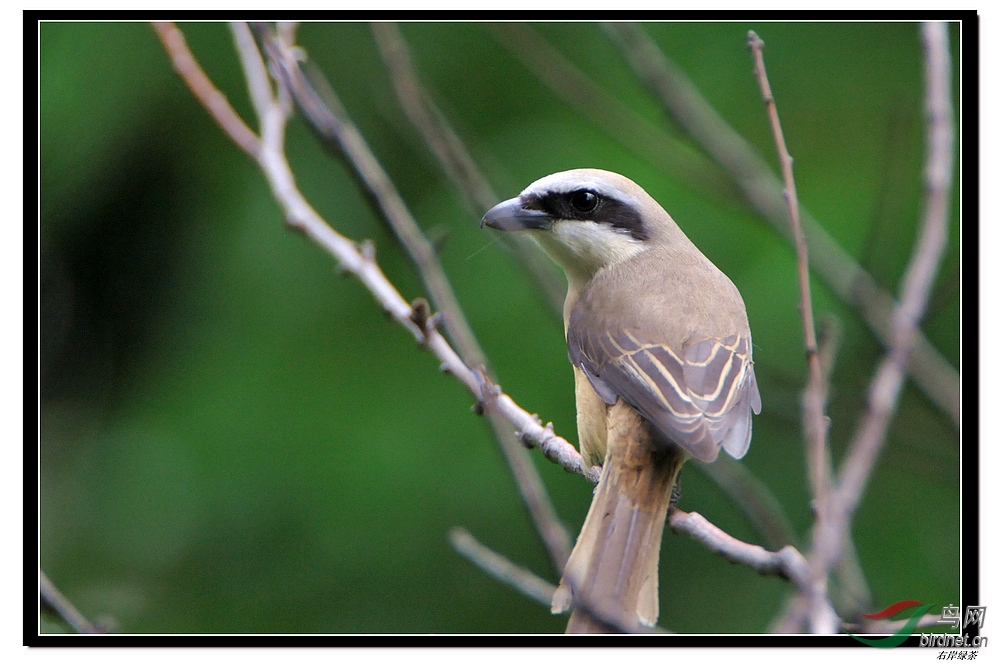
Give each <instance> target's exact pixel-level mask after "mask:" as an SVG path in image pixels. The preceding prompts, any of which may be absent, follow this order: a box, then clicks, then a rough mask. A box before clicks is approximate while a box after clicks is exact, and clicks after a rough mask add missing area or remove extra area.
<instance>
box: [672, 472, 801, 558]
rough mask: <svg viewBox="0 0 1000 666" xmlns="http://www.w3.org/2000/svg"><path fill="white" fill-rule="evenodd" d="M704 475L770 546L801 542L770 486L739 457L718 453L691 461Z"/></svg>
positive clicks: (778, 546)
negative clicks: (708, 459)
mask: <svg viewBox="0 0 1000 666" xmlns="http://www.w3.org/2000/svg"><path fill="white" fill-rule="evenodd" d="M691 463H692V464H694V465H695V467H697V468H698V469H699V470H701V472H702V473H703V474H705V476H707V477H708V478H710V479H711V480H712V481H713V482H715V484H716V485H717V486H719V488H721V489H722V490H723V492H725V493H726V495H728V496H729V498H730V499H731V500H732V501H733V503H734V504H735V505H736V506H737V508H739V509H740V510H741V511H742V512H743V513H744V514H746V516H747V518H749V519H750V521H751V522H752V523H753V525H754V527H755V528H756V530H757V533H758V534H759V535H760V536H761V538H762V539H763V541H764V543H765V544H767V546H768V547H770V548H781V547H782V546H785V545H788V544H796V543H798V537H797V536H796V534H795V528H794V527H792V521H791V520H790V519H789V518H788V515H787V514H786V513H785V509H784V507H782V506H781V502H779V501H778V498H776V497H775V496H774V493H772V492H771V489H770V488H768V487H767V485H766V484H764V482H763V481H761V480H760V479H759V478H757V476H756V475H754V473H753V472H751V471H750V469H749V468H748V467H747V466H746V465H745V464H743V463H742V462H741V461H739V460H734V459H733V458H730V457H729V456H719V457H718V458H717V459H716V460H715V461H714V462H711V463H703V462H701V461H700V460H692V461H691Z"/></svg>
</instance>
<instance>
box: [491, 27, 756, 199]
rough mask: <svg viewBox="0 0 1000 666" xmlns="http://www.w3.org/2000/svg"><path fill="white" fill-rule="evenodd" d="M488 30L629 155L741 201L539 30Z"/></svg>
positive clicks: (721, 178)
mask: <svg viewBox="0 0 1000 666" xmlns="http://www.w3.org/2000/svg"><path fill="white" fill-rule="evenodd" d="M489 27H490V29H491V32H492V33H493V35H494V36H495V37H496V38H497V39H498V40H499V41H500V43H501V44H503V45H504V46H505V47H506V48H507V50H508V51H510V52H511V53H512V54H513V55H514V56H515V57H516V58H517V59H518V60H520V61H521V63H522V64H523V65H524V66H525V67H527V68H528V69H529V70H530V71H531V72H532V73H533V74H534V75H535V76H536V77H537V78H538V79H539V80H540V81H541V82H543V83H544V84H545V85H547V86H548V87H549V89H550V90H551V91H552V92H553V93H555V94H556V96H557V97H559V98H560V99H561V100H563V101H564V102H565V103H566V104H568V105H569V106H570V107H572V108H573V109H574V110H575V111H576V112H577V113H579V114H580V115H582V116H583V117H584V118H586V119H587V120H589V121H590V122H591V123H592V124H594V125H596V126H597V127H600V128H601V129H602V130H603V131H605V132H606V133H607V134H608V135H610V136H611V137H613V138H614V139H615V140H616V141H618V142H619V143H620V144H621V145H622V146H624V147H625V148H627V149H628V150H629V151H630V152H632V153H633V154H636V155H641V156H642V157H643V158H644V159H646V160H647V161H649V162H650V163H651V164H653V165H655V166H656V167H657V168H659V169H662V170H663V171H664V172H665V173H667V174H669V175H670V177H671V178H674V179H676V180H679V181H680V182H683V183H684V184H685V185H687V186H688V187H690V188H691V189H693V190H695V191H697V192H701V193H702V194H704V195H705V196H708V197H711V198H712V199H716V200H717V199H719V198H720V197H728V198H729V199H730V200H732V201H734V202H735V201H736V200H737V196H738V193H737V192H736V191H735V190H734V188H733V186H732V183H731V182H730V181H729V179H728V178H726V175H725V174H724V173H723V172H722V171H721V170H720V169H719V168H718V167H717V166H716V165H715V164H713V163H712V161H711V160H708V159H706V158H705V157H704V156H703V155H702V154H701V153H699V152H698V151H697V150H694V149H692V148H691V146H689V145H687V144H686V143H685V142H684V141H679V140H677V139H675V138H673V137H672V136H670V135H669V134H666V133H665V132H663V131H662V130H661V129H660V128H659V127H657V126H656V125H655V124H654V123H652V122H650V121H649V120H648V119H647V118H645V117H644V116H641V115H639V114H638V113H635V112H634V111H633V110H632V109H630V108H629V107H628V106H626V105H625V104H622V103H621V102H620V101H619V100H617V99H616V98H614V97H612V96H611V95H609V94H608V93H606V92H604V90H603V89H602V88H601V87H600V86H598V85H597V84H596V83H595V82H594V81H593V80H592V79H591V78H590V77H588V76H587V75H586V74H584V73H583V72H582V71H581V70H580V69H579V68H577V67H576V66H575V65H573V63H571V62H570V61H569V60H568V59H567V58H566V57H565V56H564V55H563V54H562V53H560V52H559V50H558V49H556V48H555V47H554V46H552V45H551V44H549V42H548V41H547V40H546V39H545V38H544V37H542V35H541V34H539V33H538V32H537V31H536V30H534V29H533V28H531V27H529V26H527V25H525V24H522V23H496V24H492V25H490V26H489Z"/></svg>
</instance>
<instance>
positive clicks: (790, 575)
mask: <svg viewBox="0 0 1000 666" xmlns="http://www.w3.org/2000/svg"><path fill="white" fill-rule="evenodd" d="M667 522H668V523H669V524H670V529H672V530H673V531H674V532H677V533H680V534H687V535H688V536H690V537H692V538H693V539H695V540H697V541H700V542H701V543H702V544H704V545H705V546H706V547H707V548H708V549H709V550H711V551H712V552H713V553H716V554H718V555H721V556H723V557H725V558H726V559H727V560H729V561H730V562H735V563H737V564H743V565H745V566H748V567H750V568H751V569H753V570H755V571H756V572H757V573H759V574H761V575H762V576H781V577H782V578H785V579H787V580H789V581H791V582H792V583H794V584H795V585H796V586H797V587H798V588H799V589H805V588H807V587H808V586H809V564H808V562H806V558H804V557H803V556H802V554H801V553H800V552H799V551H798V550H797V549H796V548H795V547H794V546H792V545H787V546H785V547H784V548H782V549H781V550H779V551H778V552H776V553H772V552H769V551H767V550H765V549H764V548H762V547H760V546H757V545H754V544H749V543H746V542H744V541H740V540H739V539H737V538H735V537H733V536H731V535H729V534H727V533H726V532H724V531H723V530H721V529H719V528H718V527H716V526H715V525H713V524H712V523H710V522H709V521H708V520H706V519H705V518H704V516H702V515H701V514H699V513H694V512H692V513H686V512H684V511H681V510H680V509H678V508H677V507H671V508H670V511H669V513H668V514H667Z"/></svg>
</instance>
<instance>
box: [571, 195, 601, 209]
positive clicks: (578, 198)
mask: <svg viewBox="0 0 1000 666" xmlns="http://www.w3.org/2000/svg"><path fill="white" fill-rule="evenodd" d="M599 201H600V198H599V197H598V196H597V193H595V192H591V191H590V190H578V191H576V192H574V193H573V194H571V195H570V197H569V205H571V206H572V207H573V209H574V210H576V211H578V212H580V213H591V212H593V211H594V209H595V208H597V203H598V202H599Z"/></svg>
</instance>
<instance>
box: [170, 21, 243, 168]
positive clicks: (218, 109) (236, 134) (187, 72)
mask: <svg viewBox="0 0 1000 666" xmlns="http://www.w3.org/2000/svg"><path fill="white" fill-rule="evenodd" d="M153 28H155V29H156V34H157V35H159V37H160V41H161V42H163V48H165V49H166V51H167V53H168V54H169V55H170V59H171V61H172V62H173V64H174V69H176V70H177V73H178V74H179V75H180V77H181V80H183V81H184V82H185V83H186V84H187V85H188V87H189V88H190V89H191V92H193V93H194V96H195V97H196V98H197V99H198V101H199V102H201V104H202V106H204V107H205V108H206V109H208V112H209V113H210V114H211V116H212V117H213V118H215V120H216V122H218V123H219V126H220V127H221V128H222V130H223V131H224V132H225V133H226V134H228V135H229V138H231V139H232V140H233V142H234V143H235V144H236V145H237V146H239V147H240V149H241V150H242V151H243V152H245V153H246V154H247V155H250V156H251V157H254V156H256V155H257V151H258V150H260V138H259V137H258V136H257V135H256V134H254V132H253V130H251V129H250V128H249V127H248V126H247V124H246V123H245V122H243V119H242V118H240V116H239V114H238V113H236V110H235V109H234V108H233V107H232V105H230V104H229V100H227V99H226V96H225V95H223V94H222V93H221V92H219V89H218V88H216V87H215V85H214V84H213V83H212V81H211V80H210V79H209V78H208V76H207V75H206V74H205V71H204V70H203V69H202V68H201V66H200V65H198V61H197V60H195V57H194V55H193V54H192V53H191V49H189V48H188V45H187V42H186V41H185V40H184V34H183V33H181V31H180V30H178V29H177V26H176V25H174V24H173V23H153Z"/></svg>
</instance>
